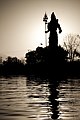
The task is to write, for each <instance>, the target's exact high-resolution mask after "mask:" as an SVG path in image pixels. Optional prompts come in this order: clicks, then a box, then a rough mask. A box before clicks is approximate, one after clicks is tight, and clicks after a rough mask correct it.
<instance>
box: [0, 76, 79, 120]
mask: <svg viewBox="0 0 80 120" xmlns="http://www.w3.org/2000/svg"><path fill="white" fill-rule="evenodd" d="M55 80H56V79H55ZM56 81H57V80H56ZM0 120H80V79H67V80H63V81H62V82H53V83H49V81H48V79H47V80H45V79H41V78H35V77H33V76H31V77H10V78H4V77H2V78H0Z"/></svg>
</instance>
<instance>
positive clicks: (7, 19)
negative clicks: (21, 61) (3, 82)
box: [0, 0, 80, 58]
mask: <svg viewBox="0 0 80 120" xmlns="http://www.w3.org/2000/svg"><path fill="white" fill-rule="evenodd" d="M53 11H54V12H55V14H56V17H57V18H58V19H59V23H60V25H61V27H62V30H63V32H62V33H61V34H60V35H59V37H60V39H59V43H60V44H61V42H62V39H61V38H62V37H63V36H64V35H65V34H66V33H76V34H80V0H0V55H2V54H3V55H10V56H16V57H19V58H21V57H24V56H25V53H26V52H28V50H35V49H36V47H38V46H40V43H43V47H44V46H45V33H44V22H43V16H44V13H45V12H46V13H47V15H48V18H49V19H48V22H49V21H50V15H51V13H52V12H53Z"/></svg>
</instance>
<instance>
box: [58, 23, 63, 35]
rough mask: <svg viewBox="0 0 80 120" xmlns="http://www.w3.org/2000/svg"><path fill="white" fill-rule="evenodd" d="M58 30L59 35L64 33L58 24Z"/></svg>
mask: <svg viewBox="0 0 80 120" xmlns="http://www.w3.org/2000/svg"><path fill="white" fill-rule="evenodd" d="M58 29H59V33H61V32H62V29H61V26H60V24H58Z"/></svg>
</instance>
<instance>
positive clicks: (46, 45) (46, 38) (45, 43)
mask: <svg viewBox="0 0 80 120" xmlns="http://www.w3.org/2000/svg"><path fill="white" fill-rule="evenodd" d="M46 24H47V23H46V22H45V31H46ZM45 46H47V34H46V33H45Z"/></svg>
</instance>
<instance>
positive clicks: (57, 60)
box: [0, 46, 80, 76]
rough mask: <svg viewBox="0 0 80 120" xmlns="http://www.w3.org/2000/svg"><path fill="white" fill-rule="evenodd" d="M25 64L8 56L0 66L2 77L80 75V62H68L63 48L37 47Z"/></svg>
mask: <svg viewBox="0 0 80 120" xmlns="http://www.w3.org/2000/svg"><path fill="white" fill-rule="evenodd" d="M25 59H26V61H25V64H24V62H23V61H21V60H19V59H18V58H17V57H10V56H8V57H7V59H6V60H4V61H3V62H2V64H0V75H27V74H40V75H57V76H58V75H62V76H63V75H67V76H68V75H70V76H74V75H75V76H76V75H77V76H79V75H80V61H78V60H76V61H68V52H67V51H66V50H64V49H63V48H62V47H61V46H58V47H57V48H56V49H54V48H53V49H50V48H49V46H47V47H45V48H43V47H37V48H36V50H35V51H30V52H28V53H26V55H25Z"/></svg>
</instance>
